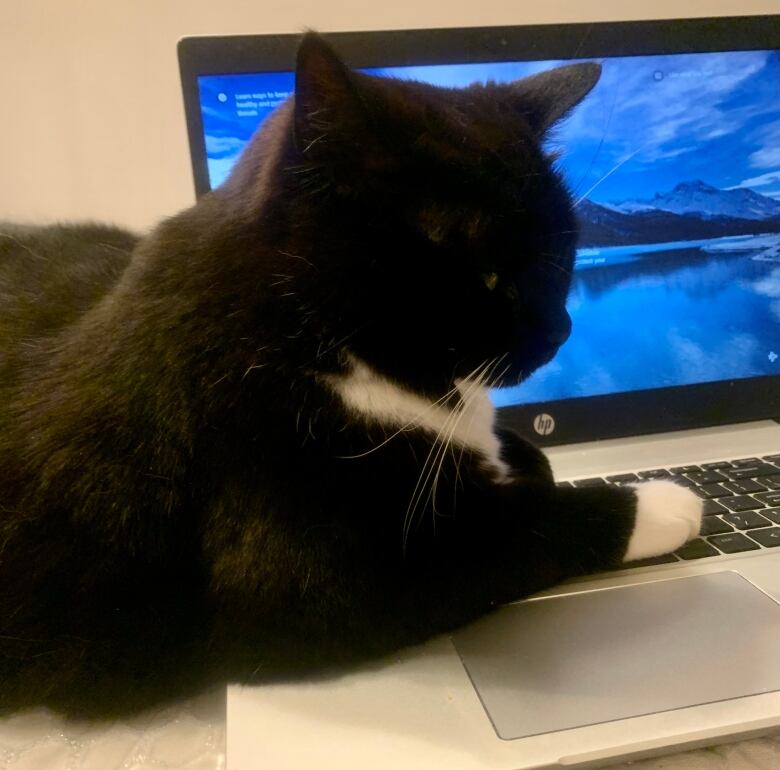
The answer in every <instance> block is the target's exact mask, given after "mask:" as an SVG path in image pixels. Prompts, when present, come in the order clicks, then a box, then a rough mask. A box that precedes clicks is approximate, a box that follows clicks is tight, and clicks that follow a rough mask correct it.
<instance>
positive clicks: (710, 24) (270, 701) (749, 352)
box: [179, 16, 780, 770]
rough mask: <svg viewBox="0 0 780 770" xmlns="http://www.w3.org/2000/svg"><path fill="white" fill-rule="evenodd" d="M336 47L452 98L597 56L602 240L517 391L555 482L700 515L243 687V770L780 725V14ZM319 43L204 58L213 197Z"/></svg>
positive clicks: (526, 429)
mask: <svg viewBox="0 0 780 770" xmlns="http://www.w3.org/2000/svg"><path fill="white" fill-rule="evenodd" d="M326 37H327V38H328V39H329V40H330V41H331V43H332V44H333V46H334V48H335V49H336V50H337V51H338V52H339V53H340V54H341V55H342V57H343V58H344V60H345V61H346V62H347V63H348V64H350V65H351V66H353V67H355V68H359V69H362V70H364V71H366V72H368V73H372V74H375V75H378V76H393V77H400V78H414V79H419V80H424V81H428V82H431V83H435V84H439V85H445V86H461V85H467V84H469V83H471V82H474V81H477V80H479V81H485V80H495V81H511V80H515V79H517V78H521V77H523V76H526V75H530V74H533V73H535V72H539V71H542V70H545V69H549V68H551V67H554V66H556V65H558V64H561V63H567V62H571V61H578V60H590V61H592V60H597V61H599V62H601V64H602V67H603V74H602V77H601V80H600V82H599V83H598V85H597V86H596V87H595V88H594V89H593V91H592V92H591V94H590V95H589V96H588V97H587V99H586V100H585V101H584V102H583V103H582V104H581V105H580V106H579V107H578V108H577V109H576V110H575V111H574V112H573V114H572V115H571V116H570V117H569V118H568V119H567V121H566V122H565V123H564V124H562V125H561V126H559V128H558V129H557V131H556V132H555V133H554V134H553V136H551V137H550V140H549V144H550V149H551V150H553V151H561V152H562V155H561V159H560V161H559V162H560V164H561V168H562V169H563V172H564V175H565V177H566V178H567V180H568V183H569V185H570V187H571V188H572V190H573V192H574V196H575V200H576V207H577V213H578V217H579V220H580V225H581V237H580V243H579V250H578V253H577V263H576V270H575V276H574V283H573V288H572V292H571V296H570V300H569V312H570V314H571V316H572V319H573V324H574V327H573V333H572V336H571V338H570V340H569V341H568V342H567V343H566V345H565V346H564V347H563V348H562V349H561V350H560V352H559V353H558V355H557V357H556V358H555V359H554V360H553V361H552V362H551V363H550V364H548V365H547V366H546V367H544V368H543V369H541V370H539V371H538V372H536V373H535V374H534V375H533V376H532V377H531V378H530V379H529V380H527V381H526V382H524V383H522V384H521V385H519V386H517V387H514V388H509V389H506V390H501V391H496V392H494V393H493V399H494V401H495V403H496V405H497V406H498V407H499V410H498V415H499V417H498V419H499V421H500V422H502V423H503V424H505V425H507V426H510V427H512V428H514V429H515V430H517V431H519V432H521V433H522V434H524V435H526V436H527V437H529V438H531V439H532V440H533V441H535V443H536V444H537V445H539V446H542V447H546V448H547V449H546V451H547V452H548V454H549V456H550V458H551V461H552V465H553V468H554V471H555V473H556V479H557V480H558V483H560V484H572V485H574V486H590V485H597V484H623V483H630V482H633V481H636V480H637V479H654V478H673V479H674V480H676V481H677V482H678V483H681V484H685V485H687V486H689V487H690V488H691V489H693V490H694V491H695V492H696V493H697V494H698V495H699V496H700V497H701V498H702V499H703V500H704V506H705V517H704V525H703V530H702V535H701V537H699V538H697V539H696V540H694V541H692V542H690V543H689V544H687V545H686V546H684V547H683V548H682V549H680V550H679V551H678V552H677V553H675V554H670V555H668V556H664V557H660V558H656V559H650V560H646V561H644V562H636V563H633V564H629V565H626V568H625V569H622V570H620V571H617V572H613V573H609V574H600V575H592V576H589V577H588V578H585V579H581V580H578V581H577V582H570V583H567V584H564V585H562V586H559V587H557V588H555V589H553V590H550V591H546V592H544V593H543V594H539V595H537V596H534V597H532V598H530V599H528V600H525V601H522V602H517V603H515V604H511V605H508V606H506V607H503V608H500V609H499V610H497V611H496V612H495V613H493V614H492V615H490V616H489V617H486V618H484V619H482V620H481V621H479V622H477V623H475V624H474V625H472V626H469V627H467V628H464V629H461V630H458V631H457V632H455V633H454V634H452V635H451V636H447V637H441V638H437V639H434V640H432V641H430V642H429V643H428V644H426V645H423V646H421V647H419V648H414V649H408V650H403V651H400V652H399V653H397V654H396V655H393V656H391V657H389V658H388V659H385V660H381V661H376V662H374V663H372V664H370V665H365V666H361V667H358V668H356V669H354V670H352V671H350V672H348V673H346V674H344V675H343V676H339V677H325V678H321V679H316V680H314V681H312V680H309V681H304V682H292V683H284V684H274V685H268V686H261V687H239V686H233V687H230V688H229V690H228V718H227V761H228V766H229V767H230V770H244V769H245V768H246V769H248V768H256V767H273V768H276V769H277V770H280V769H281V768H288V767H289V768H300V767H313V766H317V767H334V768H339V770H349V769H350V768H361V770H362V768H366V767H372V768H401V767H403V768H405V770H412V768H438V767H441V768H445V767H446V768H448V770H461V769H463V770H465V769H467V768H468V769H469V770H471V769H476V768H495V769H502V770H520V769H521V768H522V769H524V770H525V769H528V768H548V767H567V768H568V767H600V766H603V765H605V764H610V763H614V762H617V761H620V760H633V759H638V758H642V757H646V756H651V755H654V754H658V753H663V752H671V751H679V750H683V749H686V748H693V747H698V746H703V745H710V744H713V743H717V742H722V741H729V740H737V739H739V738H743V737H747V736H754V735H760V734H762V733H766V732H768V731H770V730H773V729H774V728H777V727H778V726H780V657H778V656H777V653H776V651H777V649H778V645H779V644H780V606H778V602H779V601H780V424H778V420H777V418H778V417H779V416H780V16H773V17H744V18H719V19H698V20H675V21H648V22H629V23H623V22H621V23H599V24H567V25H549V26H534V27H497V28H476V29H433V30H411V31H387V32H358V33H340V34H331V35H327V36H326ZM298 41H299V36H297V35H261V36H236V37H214V38H187V39H184V40H182V41H181V42H180V44H179V61H180V68H181V76H182V83H183V92H184V103H185V108H186V115H187V126H188V131H189V140H190V148H191V154H192V163H193V172H194V178H195V187H196V192H197V193H198V194H199V195H201V194H204V193H205V192H207V191H208V190H209V189H211V188H213V187H215V186H217V185H219V184H220V183H221V182H222V180H224V179H225V177H226V175H227V174H228V173H229V171H230V169H231V167H232V165H233V164H234V162H235V161H236V159H237V157H238V156H239V154H240V153H241V150H242V149H243V147H244V145H245V144H246V142H247V141H248V140H249V138H250V136H251V135H252V133H253V132H254V131H255V129H256V128H257V126H258V125H259V124H261V123H262V122H263V120H265V119H266V118H267V116H268V115H269V114H270V113H271V112H272V111H273V109H274V108H275V107H276V106H277V105H278V104H280V103H281V102H282V101H283V100H284V99H286V98H287V97H288V96H289V95H290V94H291V93H292V92H293V90H294V86H295V83H294V73H293V63H294V55H295V50H296V46H297V43H298ZM561 536H562V537H565V533H561Z"/></svg>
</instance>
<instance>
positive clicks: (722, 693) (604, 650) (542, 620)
mask: <svg viewBox="0 0 780 770" xmlns="http://www.w3.org/2000/svg"><path fill="white" fill-rule="evenodd" d="M778 639H780V605H778V604H777V603H776V602H775V601H774V600H773V599H771V598H770V597H768V596H767V595H766V594H764V593H762V592H761V591H760V590H759V589H757V588H756V587H755V586H754V585H753V584H752V583H750V582H749V581H747V580H746V579H745V578H743V577H742V576H740V575H738V574H737V573H735V572H718V573H714V574H708V575H700V576H695V577H688V578H678V579H672V580H662V581H658V582H651V583H643V584H640V585H633V586H627V587H621V588H612V589H604V590H597V591H589V592H586V593H578V594H570V595H568V596H557V597H552V598H544V599H538V600H532V601H527V602H521V603H518V604H513V605H509V606H507V607H504V608H502V609H500V610H499V611H498V612H496V613H495V614H493V615H491V616H489V617H487V618H485V619H483V620H481V621H479V622H478V623H476V624H474V625H472V626H469V627H468V628H466V629H463V630H461V631H459V632H457V633H456V634H455V635H454V636H453V642H454V645H455V648H456V650H457V652H458V654H459V655H460V658H461V660H462V662H463V665H464V666H465V668H466V671H467V672H468V674H469V677H470V678H471V681H472V684H473V685H474V688H475V689H476V691H477V694H478V695H479V698H480V700H481V701H482V705H483V706H484V708H485V711H486V712H487V715H488V716H489V718H490V720H491V722H492V723H493V727H494V728H495V730H496V733H497V734H498V736H499V737H500V738H503V739H506V740H511V739H514V738H525V737H528V736H532V735H538V734H541V733H547V732H553V731H556V730H566V729H569V728H574V727H583V726H585V725H592V724H598V723H602V722H609V721H614V720H617V719H626V718H629V717H636V716H642V715H645V714H651V713H657V712H660V711H669V710H672V709H679V708H685V707H687V706H695V705H700V704H703V703H712V702H715V701H723V700H728V699H732V698H739V697H742V696H746V695H757V694H759V693H765V692H771V691H773V690H780V656H778V655H777V641H778Z"/></svg>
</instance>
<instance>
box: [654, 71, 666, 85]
mask: <svg viewBox="0 0 780 770" xmlns="http://www.w3.org/2000/svg"><path fill="white" fill-rule="evenodd" d="M663 79H664V73H663V72H661V70H656V71H655V72H654V73H653V80H655V82H656V83H660V82H661V81H662V80H663Z"/></svg>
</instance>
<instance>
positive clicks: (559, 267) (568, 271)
mask: <svg viewBox="0 0 780 770" xmlns="http://www.w3.org/2000/svg"><path fill="white" fill-rule="evenodd" d="M542 256H548V257H554V256H555V255H554V254H543V255H542ZM541 263H542V264H543V265H549V266H550V267H554V268H555V269H556V270H560V271H561V272H562V273H563V274H564V275H566V276H571V275H572V274H573V272H572V271H571V270H567V269H566V268H565V267H561V266H560V265H559V264H557V263H555V262H552V261H551V260H549V259H542V260H541Z"/></svg>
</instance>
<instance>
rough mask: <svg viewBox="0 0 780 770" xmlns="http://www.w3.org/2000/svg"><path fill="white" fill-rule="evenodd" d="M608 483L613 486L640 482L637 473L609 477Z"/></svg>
mask: <svg viewBox="0 0 780 770" xmlns="http://www.w3.org/2000/svg"><path fill="white" fill-rule="evenodd" d="M607 481H611V482H612V483H613V484H629V483H631V482H632V481H639V476H637V475H636V473H618V474H617V476H607Z"/></svg>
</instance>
